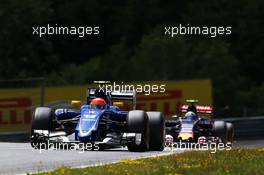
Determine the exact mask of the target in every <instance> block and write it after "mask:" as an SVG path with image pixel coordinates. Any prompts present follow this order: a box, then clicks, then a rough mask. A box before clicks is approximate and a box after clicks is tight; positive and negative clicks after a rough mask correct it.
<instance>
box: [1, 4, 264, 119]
mask: <svg viewBox="0 0 264 175" xmlns="http://www.w3.org/2000/svg"><path fill="white" fill-rule="evenodd" d="M263 16H264V2H263V1H261V0H252V1H246V0H238V1H227V0H215V1H211V0H204V1H195V0H191V1H184V0H146V1H136V0H122V1H120V0H118V1H115V2H110V1H106V0H88V1H87V0H78V1H70V0H64V1H59V0H45V1H40V0H23V1H20V0H2V1H1V2H0V26H1V27H0V80H1V81H0V88H1V94H2V95H1V97H0V98H2V101H1V103H4V104H2V106H1V105H0V107H1V108H3V106H4V107H6V105H5V104H6V103H7V102H8V105H9V107H10V104H13V103H16V104H22V106H23V105H25V106H27V105H28V106H31V108H32V106H33V107H34V105H32V101H31V102H28V103H26V102H25V101H23V100H22V102H21V101H19V102H20V103H18V102H17V101H16V100H17V99H16V98H18V97H19V98H24V97H30V99H34V98H35V97H37V98H38V100H37V101H38V102H36V103H38V104H39V105H44V104H45V101H44V99H45V88H47V87H57V88H63V87H68V86H74V87H75V86H82V87H83V86H85V85H86V84H87V82H90V81H91V80H111V81H118V82H121V81H122V82H145V81H152V82H155V81H158V82H168V81H170V82H174V83H176V85H174V86H173V87H175V89H177V82H178V83H180V84H181V82H182V81H184V82H187V84H185V85H184V86H185V87H186V86H191V88H192V89H193V90H192V89H190V90H188V92H186V93H187V95H186V96H185V97H186V98H188V97H191V98H192V97H197V98H200V99H202V100H201V102H204V103H207V104H212V105H213V106H214V109H215V116H216V117H219V118H222V117H252V116H259V115H263V114H264V103H263V99H264V78H263V75H264V69H263V65H264V58H263V56H264V49H263V48H264V32H263V28H264V20H263ZM47 24H53V25H55V24H58V25H61V26H100V35H96V36H87V37H84V38H79V37H76V36H44V37H41V38H40V37H38V36H34V35H32V32H33V30H32V27H33V26H46V25H47ZM179 24H182V25H187V24H190V26H208V27H210V26H224V27H227V26H231V27H232V34H231V35H226V36H225V35H222V36H217V37H215V38H211V37H210V36H204V35H201V36H194V35H185V36H177V37H174V38H169V37H166V36H164V26H178V25H179ZM39 77H41V78H39ZM196 80H197V81H199V80H206V81H207V82H209V85H208V83H207V84H205V85H204V84H202V85H201V84H199V83H197V84H192V83H191V84H188V82H189V81H190V82H192V81H196ZM172 84H173V83H172ZM178 86H180V87H179V88H178V89H186V88H184V87H183V86H181V85H179V84H178ZM209 86H210V88H208V87H209ZM198 87H200V88H201V89H200V90H199V91H195V89H197V88H198ZM30 88H33V90H29V91H30V93H29V94H30V95H25V94H27V92H28V91H27V90H28V89H30ZM34 88H35V90H34ZM203 88H204V89H203ZM21 89H22V90H21ZM26 89H27V90H26ZM36 89H37V90H36ZM208 89H209V90H208ZM75 90H76V89H75ZM70 92H74V90H71V91H70ZM19 93H20V95H17V94H19ZM78 93H79V90H78ZM186 93H185V94H186ZM188 93H190V94H198V95H196V96H195V95H191V96H188ZM203 93H204V94H206V97H203ZM3 94H5V95H3ZM7 94H12V95H10V96H8V95H7ZM14 94H16V95H14ZM47 94H48V93H47V92H46V95H47ZM208 94H209V95H208ZM54 95H55V96H56V94H54ZM54 95H53V97H54ZM82 95H84V96H83V97H85V92H82ZM68 97H69V98H70V97H71V96H68ZM78 97H79V96H78ZM207 97H208V100H207V101H206V100H203V98H207ZM10 98H11V101H10ZM47 98H48V97H46V99H47ZM76 98H77V97H76ZM14 99H15V100H14ZM12 100H13V101H12ZM57 100H62V99H57ZM182 100H183V99H182ZM14 101H15V102H14ZM33 101H34V100H33ZM8 105H7V106H8ZM13 108H14V106H12V105H11V110H10V109H9V110H8V113H10V115H9V118H10V119H6V120H7V121H5V120H3V119H2V123H5V122H6V123H8V122H9V123H10V121H13V122H14V123H16V122H17V121H16V120H17V119H14V117H13V118H12V116H15V113H19V112H14V111H15V110H13ZM31 108H30V109H31ZM1 110H2V111H3V109H1ZM10 111H11V112H10ZM12 111H13V112H12ZM23 113H25V112H23ZM26 115H30V112H26V114H25V116H26ZM1 116H2V113H1ZM3 116H4V115H3ZM12 119H13V120H12ZM23 121H24V122H25V121H27V119H25V118H24V119H23ZM27 122H29V121H27Z"/></svg>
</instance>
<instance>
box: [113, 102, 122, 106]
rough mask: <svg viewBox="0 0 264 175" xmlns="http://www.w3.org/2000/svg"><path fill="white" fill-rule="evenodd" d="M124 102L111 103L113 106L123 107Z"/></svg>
mask: <svg viewBox="0 0 264 175" xmlns="http://www.w3.org/2000/svg"><path fill="white" fill-rule="evenodd" d="M124 105H125V104H124V102H121V101H115V102H113V106H118V107H124Z"/></svg>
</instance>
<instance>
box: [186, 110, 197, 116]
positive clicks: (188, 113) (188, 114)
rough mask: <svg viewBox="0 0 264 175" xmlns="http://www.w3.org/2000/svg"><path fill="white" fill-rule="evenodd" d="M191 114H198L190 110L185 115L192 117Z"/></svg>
mask: <svg viewBox="0 0 264 175" xmlns="http://www.w3.org/2000/svg"><path fill="white" fill-rule="evenodd" d="M191 116H196V114H195V113H194V112H192V111H189V112H187V113H186V114H185V117H191Z"/></svg>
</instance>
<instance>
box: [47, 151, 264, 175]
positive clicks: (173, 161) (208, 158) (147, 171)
mask: <svg viewBox="0 0 264 175" xmlns="http://www.w3.org/2000/svg"><path fill="white" fill-rule="evenodd" d="M42 174H43V175H57V174H64V175H75V174H76V175H82V174H83V175H84V174H86V175H98V174H100V175H101V174H102V175H117V174H118V175H119V174H120V175H161V174H162V175H185V174H194V175H204V174H207V175H222V174H229V175H242V174H243V175H244V174H245V175H255V174H264V148H259V149H233V150H230V151H218V152H217V153H215V154H212V153H210V152H207V151H190V152H185V153H182V154H175V155H169V156H163V157H155V158H146V159H138V160H123V161H120V162H118V163H116V164H111V165H105V166H99V167H89V168H84V169H70V168H59V169H57V170H55V171H52V172H48V173H42Z"/></svg>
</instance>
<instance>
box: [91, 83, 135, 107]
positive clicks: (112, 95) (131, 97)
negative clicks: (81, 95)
mask: <svg viewBox="0 0 264 175" xmlns="http://www.w3.org/2000/svg"><path fill="white" fill-rule="evenodd" d="M98 90H99V89H96V88H91V89H87V104H90V102H91V101H92V99H94V98H96V97H97V94H96V93H97V91H98ZM104 93H105V94H104V95H105V96H104V97H105V98H107V99H108V100H107V101H108V103H109V104H111V105H112V104H113V101H130V102H132V108H133V110H135V109H136V92H135V91H124V92H123V91H106V92H104ZM102 98H103V97H102Z"/></svg>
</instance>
